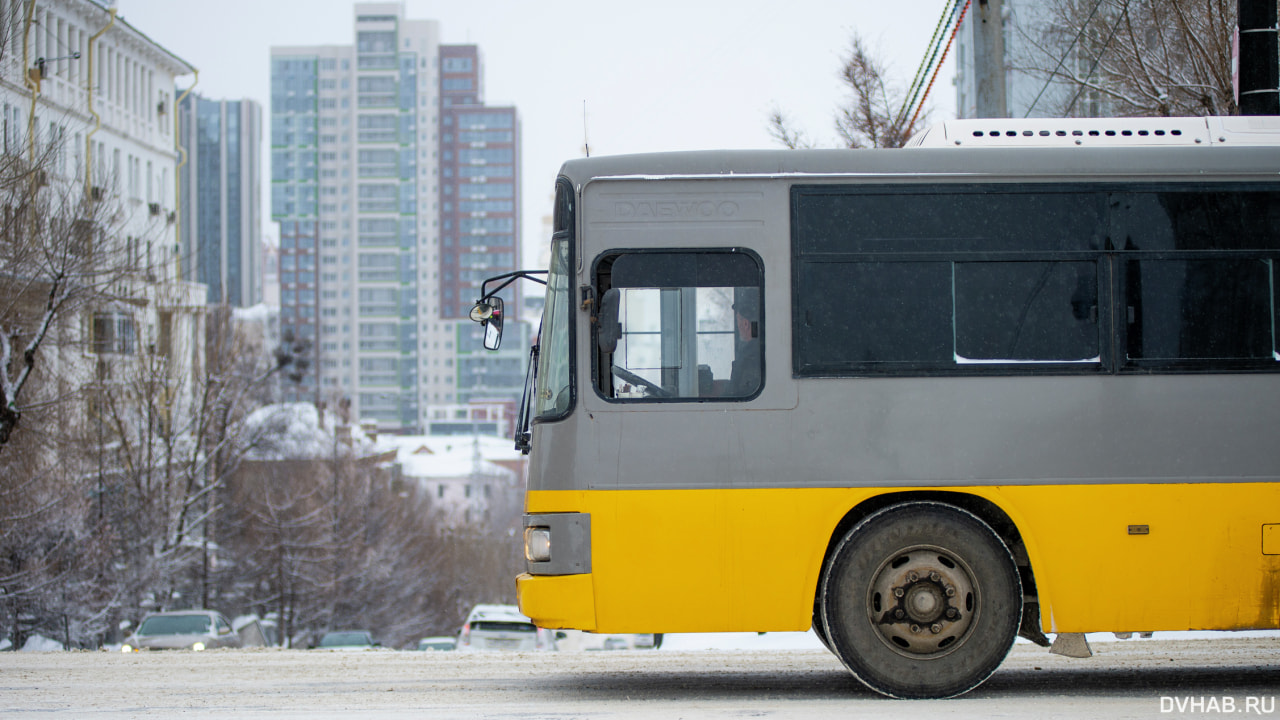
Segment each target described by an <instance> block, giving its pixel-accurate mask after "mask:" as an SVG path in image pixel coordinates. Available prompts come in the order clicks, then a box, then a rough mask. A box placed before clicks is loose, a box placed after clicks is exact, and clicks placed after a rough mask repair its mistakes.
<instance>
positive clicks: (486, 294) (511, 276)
mask: <svg viewBox="0 0 1280 720" xmlns="http://www.w3.org/2000/svg"><path fill="white" fill-rule="evenodd" d="M546 274H547V271H546V270H516V271H515V272H509V273H503V274H501V275H494V276H493V277H491V278H485V281H484V282H482V283H480V299H479V300H477V301H476V302H484V301H485V300H488V299H489V298H491V297H493V296H494V295H496V294H497V293H499V292H502V289H503V288H505V287H506V286H508V285H510V284H511V283H513V282H515V281H516V280H519V279H520V278H524V279H526V280H532V281H534V282H536V283H539V284H541V285H546V284H547V281H546V280H543V279H541V278H536V277H533V276H534V275H546ZM498 280H505V281H506V282H503V283H502V284H500V285H498V286H497V287H496V288H494V289H492V290H486V289H485V288H487V287H488V286H489V283H491V282H496V281H498Z"/></svg>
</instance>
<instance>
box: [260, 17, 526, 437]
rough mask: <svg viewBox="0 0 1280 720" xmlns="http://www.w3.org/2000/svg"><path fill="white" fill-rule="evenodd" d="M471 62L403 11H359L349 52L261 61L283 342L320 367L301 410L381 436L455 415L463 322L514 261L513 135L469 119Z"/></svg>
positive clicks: (474, 102)
mask: <svg viewBox="0 0 1280 720" xmlns="http://www.w3.org/2000/svg"><path fill="white" fill-rule="evenodd" d="M478 59H479V58H478V54H477V53H476V51H475V48H474V47H470V48H468V47H462V48H455V47H451V46H442V45H441V44H440V41H439V25H438V23H437V22H435V21H433V20H411V19H407V18H405V17H404V5H403V4H402V3H364V4H357V5H356V6H355V44H354V45H353V46H312V47H286V48H273V49H272V53H271V80H272V99H271V167H272V171H271V172H272V213H271V214H272V218H273V219H274V220H277V221H279V222H280V258H279V260H280V306H281V330H282V332H283V333H285V334H286V335H288V334H292V335H293V336H295V337H301V338H307V339H311V340H313V341H314V343H315V347H316V353H317V355H316V367H317V370H318V372H317V373H316V374H315V375H314V376H312V377H309V378H306V379H305V380H304V383H303V386H302V387H301V388H299V389H297V390H296V391H294V392H295V393H296V396H297V398H298V399H313V400H317V401H324V402H326V403H329V404H334V405H335V406H336V404H337V403H341V402H343V401H346V402H349V403H350V405H351V408H352V412H353V414H354V416H355V417H357V418H361V419H373V420H376V421H377V422H378V424H379V426H380V427H381V428H382V429H384V430H389V431H409V430H414V429H419V428H422V427H424V426H425V424H426V420H427V419H428V417H429V415H428V408H429V407H430V406H432V405H450V406H452V405H454V404H456V403H457V402H459V389H458V388H459V385H458V382H459V380H458V372H457V344H456V343H457V334H458V325H459V322H462V323H469V321H466V320H461V321H460V320H459V318H462V317H465V314H466V309H467V308H469V306H470V303H471V302H473V301H474V299H475V298H474V294H475V291H476V288H477V287H478V285H479V279H480V278H482V277H486V276H488V275H492V274H495V273H497V272H503V271H507V270H510V269H514V268H515V267H516V265H517V263H518V262H519V258H518V250H517V248H518V247H519V236H518V231H517V226H516V223H515V218H516V217H518V209H519V197H518V192H517V187H518V181H517V167H518V162H517V158H518V137H519V130H518V121H517V118H516V115H515V111H514V109H512V108H498V109H494V110H492V112H491V111H490V109H489V108H485V107H484V106H483V105H480V104H479V103H480V94H479V86H480V72H479V70H480V69H479V62H478ZM445 78H447V79H448V80H449V82H448V83H447V84H446V83H445V82H444V79H445ZM455 80H456V81H457V82H454V81H455ZM464 81H467V82H470V90H467V89H466V87H467V82H464ZM446 88H447V89H446ZM445 93H449V94H450V98H451V99H450V100H449V102H448V104H446V103H445V102H444V100H443V96H444V94H445ZM456 93H464V94H465V96H457V97H455V94H456ZM490 115H491V116H492V117H490ZM446 117H447V118H448V120H447V121H446V119H445V118H446ZM446 122H448V123H450V125H446ZM458 122H462V123H464V124H465V126H464V127H465V129H464V132H466V133H467V135H466V139H465V140H463V139H461V138H460V133H459V132H458V130H457V129H456V123H458ZM446 136H448V138H449V139H448V140H445V137H446ZM463 151H465V158H464V157H462V156H461V153H462V152H463ZM446 153H447V154H448V155H447V159H446V157H445V154H446ZM460 185H465V186H467V188H466V192H464V193H461V195H460V193H459V189H458V186H460ZM463 202H465V203H467V204H466V206H465V208H464V207H463V205H462V203H463ZM446 205H447V207H446ZM463 234H465V235H466V237H467V238H468V239H469V240H471V242H469V243H468V244H461V243H460V238H461V236H462V235H463ZM475 238H479V240H476V239H475ZM464 271H465V275H464Z"/></svg>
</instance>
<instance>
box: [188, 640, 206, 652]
mask: <svg viewBox="0 0 1280 720" xmlns="http://www.w3.org/2000/svg"><path fill="white" fill-rule="evenodd" d="M191 649H192V650H195V651H196V652H200V651H201V650H203V649H204V643H202V642H198V643H195V644H193V645H192V646H191Z"/></svg>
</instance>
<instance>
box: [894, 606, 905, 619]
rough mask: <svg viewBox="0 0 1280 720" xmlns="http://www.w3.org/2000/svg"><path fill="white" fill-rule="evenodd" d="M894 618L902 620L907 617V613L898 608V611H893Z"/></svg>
mask: <svg viewBox="0 0 1280 720" xmlns="http://www.w3.org/2000/svg"><path fill="white" fill-rule="evenodd" d="M893 616H894V617H896V618H898V619H899V620H901V619H902V618H903V617H904V616H906V613H905V612H903V611H902V608H898V609H897V610H894V611H893Z"/></svg>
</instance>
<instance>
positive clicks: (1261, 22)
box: [1237, 0, 1280, 115]
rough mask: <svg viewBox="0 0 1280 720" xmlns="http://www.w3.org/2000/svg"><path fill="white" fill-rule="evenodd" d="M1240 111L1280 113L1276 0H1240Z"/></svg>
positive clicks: (1278, 40) (1278, 39)
mask: <svg viewBox="0 0 1280 720" xmlns="http://www.w3.org/2000/svg"><path fill="white" fill-rule="evenodd" d="M1237 10H1238V15H1237V17H1239V18H1240V21H1239V27H1240V43H1239V53H1240V58H1239V63H1240V64H1239V67H1240V98H1239V102H1238V104H1239V106H1240V114H1241V115H1280V68H1278V66H1277V63H1278V62H1280V37H1278V36H1277V34H1276V32H1277V31H1276V0H1239V5H1238V6H1237Z"/></svg>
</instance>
